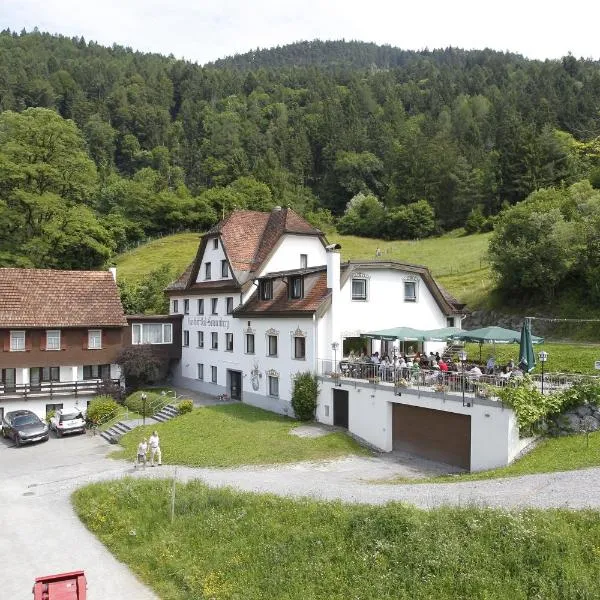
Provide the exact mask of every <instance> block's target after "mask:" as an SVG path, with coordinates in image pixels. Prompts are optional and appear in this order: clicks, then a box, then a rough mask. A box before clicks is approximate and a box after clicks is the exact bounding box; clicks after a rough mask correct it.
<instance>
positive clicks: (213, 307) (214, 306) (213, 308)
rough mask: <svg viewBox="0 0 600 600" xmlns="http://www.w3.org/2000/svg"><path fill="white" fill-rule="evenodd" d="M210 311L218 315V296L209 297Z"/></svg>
mask: <svg viewBox="0 0 600 600" xmlns="http://www.w3.org/2000/svg"><path fill="white" fill-rule="evenodd" d="M210 312H211V313H212V314H213V315H218V314H219V299H218V298H211V299H210Z"/></svg>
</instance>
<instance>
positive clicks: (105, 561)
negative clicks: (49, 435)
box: [0, 435, 600, 600]
mask: <svg viewBox="0 0 600 600" xmlns="http://www.w3.org/2000/svg"><path fill="white" fill-rule="evenodd" d="M111 450H112V447H111V446H109V445H107V444H106V443H105V442H104V441H103V440H101V439H100V438H98V437H88V436H85V435H84V436H78V437H72V438H64V439H50V441H49V442H48V443H45V444H40V445H36V446H32V447H23V448H19V449H17V448H13V447H12V446H11V445H10V444H9V443H7V442H4V443H1V444H0V472H2V473H3V475H4V479H3V483H2V486H1V487H0V527H1V529H0V531H1V532H2V533H1V536H0V556H1V557H2V561H3V571H4V573H5V576H4V578H3V590H2V597H6V598H11V599H12V600H19V599H21V598H23V599H28V600H30V599H31V597H32V596H31V586H32V584H33V580H34V578H35V577H36V576H39V575H46V574H49V573H56V572H61V571H70V570H75V569H84V570H85V572H86V576H87V578H88V588H89V596H88V597H89V600H106V599H108V598H110V600H120V599H123V600H146V599H150V598H156V596H155V595H154V594H153V593H152V592H151V591H150V590H149V589H148V588H146V587H145V586H144V585H142V584H141V583H140V582H139V581H138V580H137V579H136V578H135V577H134V576H133V575H132V574H131V572H130V571H129V570H128V569H127V567H125V566H124V565H123V564H121V563H119V562H118V561H117V560H116V559H115V558H114V557H113V556H112V555H111V554H110V553H109V552H108V551H107V550H106V549H105V548H104V546H102V544H100V543H99V542H98V541H97V540H96V538H95V537H94V536H93V535H91V534H90V533H89V532H88V531H87V530H86V529H85V528H84V527H83V525H81V523H80V522H79V520H78V519H77V518H76V516H75V514H74V512H73V510H72V508H71V504H70V500H69V497H70V494H71V492H72V491H73V490H74V489H75V488H77V487H79V486H81V485H84V484H86V483H89V482H92V481H99V480H107V479H116V478H120V477H123V476H128V475H131V476H134V477H167V476H173V473H174V471H175V467H171V466H166V465H163V466H162V467H160V468H158V467H157V468H154V469H151V468H149V467H148V468H146V470H145V471H144V470H142V471H135V470H134V469H133V466H132V463H126V462H124V461H114V460H111V459H107V458H106V455H107V454H108V453H109V452H110V451H111ZM163 452H164V453H165V455H166V456H168V448H164V449H163ZM414 469H415V465H414V464H409V465H408V466H407V464H406V463H404V464H402V463H400V462H398V461H397V460H393V459H390V457H386V456H383V457H366V458H365V457H351V458H345V459H340V460H332V461H323V462H315V463H298V464H292V465H282V466H274V467H242V468H236V469H204V468H198V469H196V468H189V467H177V477H178V479H180V480H181V481H187V480H190V479H195V478H200V479H202V480H204V481H205V482H206V483H207V484H209V485H211V486H231V487H235V488H238V489H242V490H247V491H252V492H270V493H274V494H279V495H286V496H312V497H314V498H321V499H327V500H333V499H339V500H343V501H347V502H365V503H372V504H383V503H386V502H389V501H401V502H409V503H412V504H415V505H417V506H420V507H423V508H432V507H436V506H440V505H444V504H453V505H462V506H467V505H480V506H495V507H506V508H521V507H539V508H550V507H557V508H571V509H580V508H590V507H591V508H598V507H600V468H594V469H586V470H583V471H573V472H567V473H553V474H547V475H529V476H525V477H518V478H512V479H498V480H489V481H474V482H462V483H450V484H414V485H407V484H403V485H387V484H386V485H383V484H374V483H372V481H373V480H378V479H389V478H390V477H393V476H395V475H407V474H408V473H410V472H411V471H414Z"/></svg>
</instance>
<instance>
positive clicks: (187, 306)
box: [183, 298, 190, 315]
mask: <svg viewBox="0 0 600 600" xmlns="http://www.w3.org/2000/svg"><path fill="white" fill-rule="evenodd" d="M183 314H184V315H189V314H190V301H189V300H188V299H187V298H186V299H185V300H184V301H183Z"/></svg>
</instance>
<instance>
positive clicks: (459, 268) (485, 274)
mask: <svg viewBox="0 0 600 600" xmlns="http://www.w3.org/2000/svg"><path fill="white" fill-rule="evenodd" d="M200 235H201V234H199V233H177V234H175V235H170V236H166V237H163V238H160V239H157V240H153V241H151V242H148V243H147V244H144V245H141V246H139V247H138V248H135V249H134V250H130V251H129V252H126V253H124V254H121V255H119V256H117V258H116V261H115V262H116V266H117V269H118V273H119V277H120V278H122V279H124V280H125V281H129V282H135V281H139V279H140V278H142V277H143V276H144V275H146V274H147V273H149V272H151V271H153V270H155V269H158V268H159V267H161V266H163V265H165V264H169V265H171V267H172V268H173V272H174V273H176V274H180V273H182V272H183V271H184V269H185V268H186V267H187V266H188V265H189V263H190V262H191V261H192V260H193V258H194V256H195V254H196V250H197V249H198V243H199V239H200ZM489 237H490V234H489V233H484V234H475V235H467V236H465V235H462V232H461V230H457V231H454V232H451V233H448V234H446V235H443V236H441V237H437V238H428V239H424V240H418V241H390V242H388V241H384V240H378V239H369V238H360V237H356V236H351V235H339V234H337V233H332V234H329V235H328V239H329V240H330V241H331V242H334V241H335V242H339V243H340V244H341V246H342V260H358V259H372V258H375V253H376V250H377V248H379V249H380V250H381V259H383V260H386V259H388V260H396V261H400V262H408V263H415V264H420V265H425V266H427V267H429V269H431V271H432V273H433V275H434V276H435V277H436V278H437V279H438V281H439V282H440V283H441V284H442V285H443V286H445V287H446V288H447V289H448V291H449V292H450V293H451V294H454V295H455V296H456V297H457V298H458V299H460V300H461V301H462V302H466V303H467V304H468V305H469V306H470V307H472V308H473V307H478V306H481V305H482V304H484V303H485V302H486V299H487V297H488V295H489V292H490V291H491V289H492V278H491V274H490V269H489V266H488V264H487V261H486V257H485V255H486V251H487V244H488V240H489Z"/></svg>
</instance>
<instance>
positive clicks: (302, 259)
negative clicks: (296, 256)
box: [300, 254, 308, 269]
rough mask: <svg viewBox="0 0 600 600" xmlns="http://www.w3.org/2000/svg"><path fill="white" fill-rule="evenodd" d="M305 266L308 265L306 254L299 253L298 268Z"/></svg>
mask: <svg viewBox="0 0 600 600" xmlns="http://www.w3.org/2000/svg"><path fill="white" fill-rule="evenodd" d="M306 267H308V254H301V255H300V268H301V269H306Z"/></svg>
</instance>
